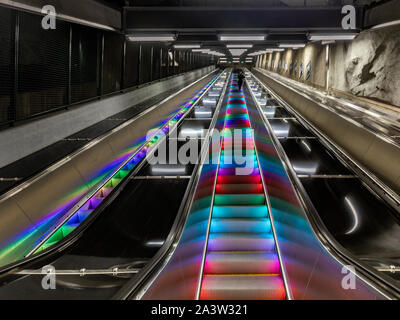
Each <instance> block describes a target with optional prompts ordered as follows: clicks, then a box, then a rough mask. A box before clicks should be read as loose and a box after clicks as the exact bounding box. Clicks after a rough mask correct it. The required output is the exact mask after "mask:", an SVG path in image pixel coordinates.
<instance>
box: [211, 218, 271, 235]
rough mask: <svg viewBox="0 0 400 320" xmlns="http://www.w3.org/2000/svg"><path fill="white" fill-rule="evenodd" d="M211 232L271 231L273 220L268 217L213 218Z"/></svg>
mask: <svg viewBox="0 0 400 320" xmlns="http://www.w3.org/2000/svg"><path fill="white" fill-rule="evenodd" d="M210 232H211V233H222V232H224V233H235V232H239V233H249V232H250V233H251V232H252V233H269V232H271V221H270V220H269V219H268V218H257V219H255V218H254V219H244V218H237V219H235V218H215V219H214V218H213V219H212V220H211V227H210Z"/></svg>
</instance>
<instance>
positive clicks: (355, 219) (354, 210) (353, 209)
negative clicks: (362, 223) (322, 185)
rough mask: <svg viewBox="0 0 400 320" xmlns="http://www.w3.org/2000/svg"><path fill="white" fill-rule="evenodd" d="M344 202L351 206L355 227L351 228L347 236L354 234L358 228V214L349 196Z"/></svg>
mask: <svg viewBox="0 0 400 320" xmlns="http://www.w3.org/2000/svg"><path fill="white" fill-rule="evenodd" d="M344 200H345V201H346V204H347V205H348V206H349V208H350V211H351V213H352V214H353V217H354V225H353V226H352V227H351V229H350V230H349V231H347V232H346V234H350V233H353V232H354V231H355V230H356V229H357V227H358V213H357V210H356V209H355V207H354V205H353V203H352V202H351V200H350V199H349V197H348V196H346V197H345V198H344Z"/></svg>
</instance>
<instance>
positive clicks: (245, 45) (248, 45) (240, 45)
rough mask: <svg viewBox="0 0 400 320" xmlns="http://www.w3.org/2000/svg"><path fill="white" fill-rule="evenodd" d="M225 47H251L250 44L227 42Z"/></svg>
mask: <svg viewBox="0 0 400 320" xmlns="http://www.w3.org/2000/svg"><path fill="white" fill-rule="evenodd" d="M226 47H227V48H248V49H250V48H253V45H252V44H227V45H226Z"/></svg>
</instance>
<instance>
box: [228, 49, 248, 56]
mask: <svg viewBox="0 0 400 320" xmlns="http://www.w3.org/2000/svg"><path fill="white" fill-rule="evenodd" d="M229 51H230V52H231V54H232V55H233V56H241V55H242V54H243V53H245V52H246V51H247V49H229Z"/></svg>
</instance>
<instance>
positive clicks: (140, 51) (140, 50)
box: [138, 45, 143, 85]
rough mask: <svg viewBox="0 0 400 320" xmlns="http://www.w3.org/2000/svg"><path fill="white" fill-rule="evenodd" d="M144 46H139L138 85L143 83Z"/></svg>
mask: <svg viewBox="0 0 400 320" xmlns="http://www.w3.org/2000/svg"><path fill="white" fill-rule="evenodd" d="M142 51H143V50H142V45H139V61H138V85H140V84H141V83H142V72H141V69H142Z"/></svg>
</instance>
